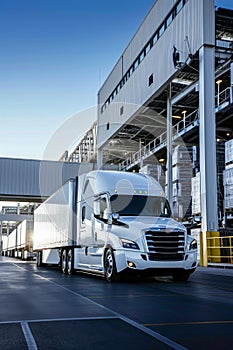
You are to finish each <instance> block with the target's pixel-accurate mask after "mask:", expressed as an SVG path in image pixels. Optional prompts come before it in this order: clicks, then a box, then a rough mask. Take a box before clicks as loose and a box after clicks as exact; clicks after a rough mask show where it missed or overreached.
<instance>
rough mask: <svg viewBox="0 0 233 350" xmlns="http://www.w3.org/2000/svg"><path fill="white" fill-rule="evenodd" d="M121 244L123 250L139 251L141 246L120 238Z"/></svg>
mask: <svg viewBox="0 0 233 350" xmlns="http://www.w3.org/2000/svg"><path fill="white" fill-rule="evenodd" d="M120 243H121V245H122V247H123V248H128V249H139V246H138V245H137V243H136V242H134V241H130V240H129V239H124V238H120Z"/></svg>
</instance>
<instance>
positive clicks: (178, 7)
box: [176, 0, 183, 14]
mask: <svg viewBox="0 0 233 350" xmlns="http://www.w3.org/2000/svg"><path fill="white" fill-rule="evenodd" d="M182 7H183V0H180V2H178V4H177V5H176V14H177V13H179V12H180V10H181V9H182Z"/></svg>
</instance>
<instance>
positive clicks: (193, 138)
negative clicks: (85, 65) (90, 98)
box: [97, 0, 233, 265]
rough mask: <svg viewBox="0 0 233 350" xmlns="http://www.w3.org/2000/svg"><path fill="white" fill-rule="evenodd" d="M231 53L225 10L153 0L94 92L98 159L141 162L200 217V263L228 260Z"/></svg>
mask: <svg viewBox="0 0 233 350" xmlns="http://www.w3.org/2000/svg"><path fill="white" fill-rule="evenodd" d="M232 54H233V11H231V10H228V9H223V8H217V7H215V2H214V0H179V1H175V0H167V1H163V0H157V1H155V3H154V5H153V7H152V8H151V10H150V11H149V13H148V14H147V16H146V18H145V19H144V21H143V23H142V24H141V26H140V27H139V29H138V31H137V32H136V33H135V35H134V37H133V38H132V40H131V41H130V43H129V44H128V46H127V48H126V49H125V51H124V52H123V53H122V54H121V56H120V58H119V60H118V61H117V63H116V65H115V66H114V67H113V69H112V71H111V73H110V74H109V76H108V78H107V79H106V81H105V82H104V84H103V86H102V87H101V88H100V90H99V93H98V123H97V148H98V151H97V152H98V166H99V167H100V168H101V167H102V166H103V165H104V164H106V163H109V164H117V165H118V166H119V168H120V169H121V170H125V171H147V172H148V171H149V172H151V173H153V174H154V176H156V177H157V179H158V180H161V181H162V183H164V184H165V189H166V191H167V195H168V198H169V200H170V203H172V206H173V211H174V214H175V216H177V217H178V218H180V219H182V218H183V219H184V218H187V217H188V216H191V215H192V216H197V215H198V216H199V217H201V230H200V232H201V250H202V251H201V260H202V263H203V264H204V265H207V264H209V263H221V262H222V261H224V262H229V263H232V262H233V261H232V253H233V250H232V234H231V233H229V232H230V231H229V230H228V231H227V232H228V233H226V229H225V230H222V231H221V233H219V232H220V231H219V230H220V228H221V227H225V226H227V227H228V228H229V226H230V224H231V219H232V211H233V209H232V206H231V205H230V203H232V196H233V192H232V183H233V181H232V177H231V174H232V168H231V167H232V162H233V158H232V143H231V142H230V141H229V140H231V139H232V137H233V135H232V131H233V130H232V125H233V123H232V121H233V119H232V118H233V110H232V101H233V99H232V88H233V56H232ZM227 141H229V142H227ZM225 145H227V146H226V147H225ZM225 151H226V160H225ZM225 168H226V169H225ZM229 169H230V170H229ZM164 171H165V172H164ZM223 174H224V176H223ZM198 180H199V182H198ZM224 185H225V186H224ZM224 192H225V201H224ZM192 198H193V203H192ZM222 232H224V239H222V238H221V237H222V235H223V233H222ZM223 241H224V243H223ZM225 243H226V244H225ZM224 244H225V245H224ZM223 245H224V248H223ZM223 251H224V254H225V255H226V256H224V257H221V254H222V252H223Z"/></svg>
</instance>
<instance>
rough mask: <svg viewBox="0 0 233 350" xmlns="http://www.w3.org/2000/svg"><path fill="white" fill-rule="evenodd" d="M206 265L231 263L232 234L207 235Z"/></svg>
mask: <svg viewBox="0 0 233 350" xmlns="http://www.w3.org/2000/svg"><path fill="white" fill-rule="evenodd" d="M207 258H208V265H223V266H227V265H229V264H233V236H230V235H228V236H221V237H219V236H218V234H215V235H213V236H209V237H207Z"/></svg>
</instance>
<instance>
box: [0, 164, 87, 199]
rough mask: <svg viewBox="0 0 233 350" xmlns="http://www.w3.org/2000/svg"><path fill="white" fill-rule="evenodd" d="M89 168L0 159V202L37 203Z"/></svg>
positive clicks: (77, 165)
mask: <svg viewBox="0 0 233 350" xmlns="http://www.w3.org/2000/svg"><path fill="white" fill-rule="evenodd" d="M92 168H93V164H80V163H70V162H66V163H65V162H53V161H40V160H30V159H14V158H0V199H1V200H5V199H16V200H20V199H22V200H23V199H24V200H27V199H28V200H40V197H41V196H42V197H48V196H50V195H51V194H52V193H53V192H55V191H56V190H57V189H58V188H59V187H61V186H62V185H63V184H64V183H65V182H66V181H67V180H68V179H70V178H74V177H76V176H78V175H79V174H81V173H85V172H88V171H90V170H92Z"/></svg>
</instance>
